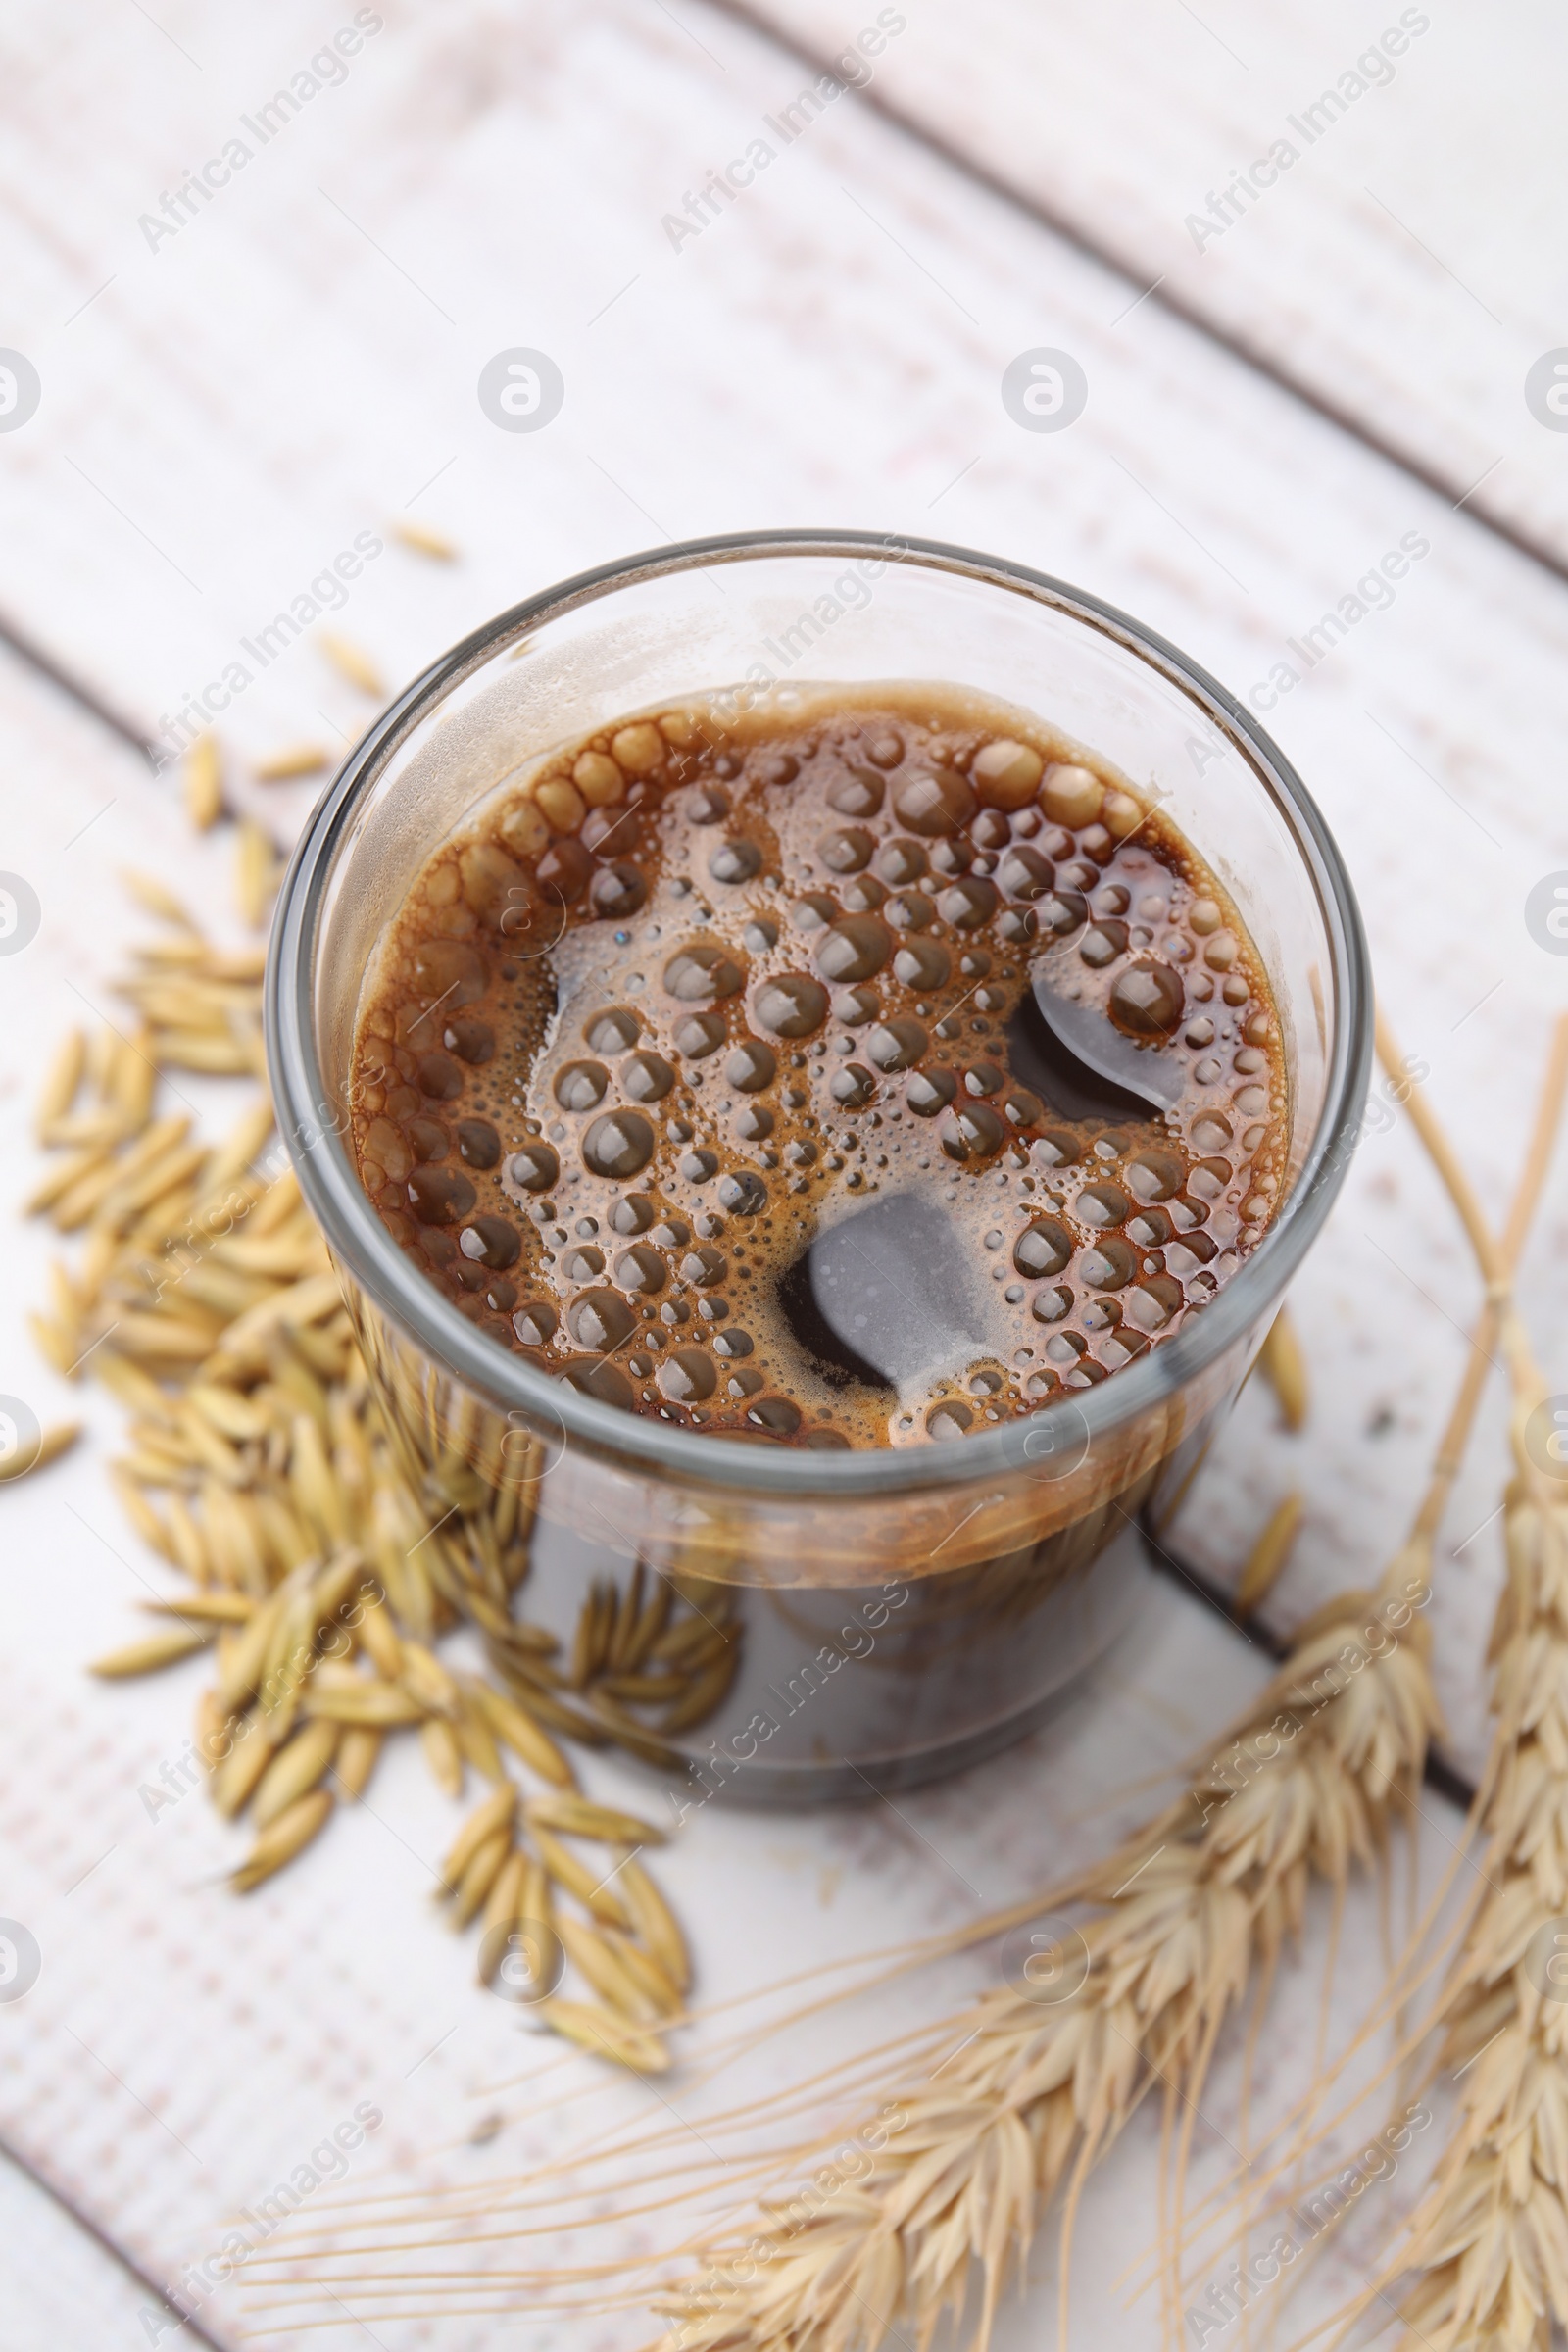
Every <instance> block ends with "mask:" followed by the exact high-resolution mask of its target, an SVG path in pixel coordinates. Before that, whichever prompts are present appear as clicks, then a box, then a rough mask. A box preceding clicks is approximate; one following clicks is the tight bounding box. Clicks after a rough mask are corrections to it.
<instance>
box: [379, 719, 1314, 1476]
mask: <svg viewBox="0 0 1568 2352" xmlns="http://www.w3.org/2000/svg"><path fill="white" fill-rule="evenodd" d="M352 1106H353V1113H352V1124H353V1143H354V1149H355V1154H356V1159H357V1164H358V1168H359V1173H360V1177H361V1180H362V1182H363V1183H364V1185H365V1188H366V1191H367V1192H368V1195H369V1197H370V1199H371V1201H373V1202H374V1203H375V1205H376V1207H377V1209H378V1210H379V1212H380V1214H381V1217H382V1219H383V1221H384V1223H385V1224H386V1226H387V1228H388V1230H389V1231H390V1232H391V1233H392V1234H393V1235H394V1237H395V1238H396V1240H397V1241H398V1242H399V1243H400V1245H401V1246H402V1247H403V1248H404V1249H405V1250H407V1251H408V1252H409V1253H410V1255H411V1256H413V1258H414V1259H415V1261H416V1262H417V1265H418V1266H419V1267H420V1269H421V1271H422V1272H423V1273H425V1274H426V1275H427V1276H428V1278H429V1279H430V1280H431V1281H432V1282H433V1283H435V1284H436V1286H437V1287H438V1288H439V1289H440V1290H441V1291H442V1292H443V1293H444V1294H445V1295H446V1296H447V1297H448V1298H449V1299H451V1300H452V1301H453V1302H454V1304H455V1305H456V1306H457V1307H458V1308H459V1309H460V1310H461V1311H462V1312H463V1313H464V1314H466V1315H467V1316H469V1317H470V1318H471V1319H472V1320H473V1321H474V1322H475V1323H476V1324H477V1325H478V1326H479V1328H480V1329H481V1330H483V1331H484V1332H485V1333H487V1334H488V1335H489V1336H490V1337H491V1338H492V1339H493V1340H494V1341H495V1342H496V1343H497V1344H498V1345H499V1346H502V1347H505V1348H511V1349H512V1350H514V1351H515V1352H517V1353H521V1354H522V1355H524V1356H526V1357H527V1359H528V1360H529V1361H530V1362H532V1363H534V1364H536V1365H537V1366H539V1368H540V1369H541V1370H544V1371H547V1372H551V1373H554V1374H556V1375H558V1376H559V1377H561V1378H563V1379H564V1380H567V1381H570V1382H572V1383H573V1384H574V1385H575V1386H577V1387H579V1388H581V1389H583V1390H586V1391H587V1392H588V1393H589V1394H590V1395H592V1396H594V1397H599V1398H601V1399H602V1400H603V1401H605V1402H607V1403H609V1404H613V1405H617V1406H620V1407H622V1408H624V1409H626V1410H630V1411H635V1412H640V1413H643V1414H648V1415H653V1416H656V1417H658V1418H660V1419H662V1420H664V1421H666V1422H669V1423H672V1424H675V1425H678V1426H681V1427H685V1428H690V1429H697V1430H702V1431H704V1432H708V1433H711V1434H713V1435H717V1436H731V1437H748V1438H753V1439H757V1440H760V1441H769V1440H770V1441H772V1442H774V1443H780V1442H782V1443H788V1444H794V1445H803V1446H890V1445H891V1446H901V1445H908V1444H925V1443H930V1442H932V1441H942V1440H949V1439H961V1438H963V1437H965V1436H970V1435H975V1434H978V1433H979V1432H981V1431H983V1430H985V1429H987V1428H991V1427H994V1426H995V1425H997V1424H998V1423H999V1422H1002V1421H1004V1420H1007V1419H1011V1418H1013V1417H1015V1416H1018V1415H1021V1414H1027V1413H1030V1412H1033V1411H1036V1410H1038V1409H1039V1408H1040V1407H1041V1406H1043V1405H1047V1404H1049V1403H1050V1402H1051V1400H1052V1399H1053V1398H1054V1397H1060V1396H1063V1395H1070V1394H1071V1393H1073V1392H1075V1391H1078V1390H1082V1389H1085V1388H1088V1387H1091V1386H1093V1385H1095V1384H1096V1383H1098V1382H1100V1381H1103V1380H1104V1379H1107V1378H1109V1377H1111V1376H1112V1375H1114V1374H1115V1373H1116V1372H1118V1371H1119V1370H1121V1369H1122V1368H1123V1367H1124V1366H1126V1365H1128V1364H1131V1363H1133V1362H1135V1361H1136V1360H1137V1359H1138V1358H1139V1357H1140V1356H1141V1355H1143V1354H1144V1353H1145V1352H1146V1351H1147V1350H1148V1349H1149V1348H1152V1347H1157V1346H1159V1345H1160V1344H1161V1343H1162V1342H1163V1341H1164V1340H1166V1339H1168V1338H1170V1337H1171V1336H1172V1335H1173V1334H1174V1333H1176V1332H1177V1331H1179V1330H1180V1329H1181V1328H1182V1326H1183V1324H1184V1323H1185V1321H1186V1320H1187V1318H1188V1317H1190V1316H1191V1315H1193V1314H1195V1313H1199V1312H1201V1310H1202V1309H1203V1308H1204V1307H1205V1306H1206V1305H1207V1303H1208V1302H1209V1300H1210V1299H1213V1298H1214V1296H1215V1295H1216V1293H1217V1292H1218V1291H1219V1290H1220V1288H1221V1287H1222V1286H1223V1284H1224V1283H1225V1282H1226V1281H1227V1280H1228V1279H1229V1278H1230V1277H1231V1276H1232V1275H1233V1274H1234V1273H1235V1271H1236V1269H1237V1267H1238V1266H1239V1265H1240V1264H1241V1262H1242V1260H1243V1258H1244V1257H1245V1256H1246V1255H1247V1253H1248V1251H1249V1250H1250V1249H1251V1248H1253V1247H1254V1246H1255V1244H1256V1242H1257V1240H1258V1238H1259V1237H1260V1235H1261V1234H1262V1233H1263V1231H1264V1230H1265V1229H1266V1227H1267V1225H1268V1223H1269V1220H1270V1218H1271V1217H1272V1215H1273V1214H1274V1211H1275V1209H1276V1207H1277V1206H1278V1203H1279V1201H1280V1198H1281V1193H1282V1187H1283V1184H1284V1181H1285V1170H1286V1165H1287V1160H1286V1138H1287V1134H1288V1102H1287V1081H1286V1072H1285V1064H1284V1058H1283V1054H1282V1051H1281V1042H1280V1034H1279V1022H1278V1018H1277V1015H1276V1012H1275V1008H1274V1005H1273V1002H1272V999H1271V996H1270V992H1269V988H1268V983H1267V980H1266V977H1265V975H1264V971H1263V967H1262V963H1261V960H1260V958H1259V956H1257V954H1256V951H1255V949H1254V948H1253V946H1252V944H1251V942H1250V939H1249V938H1248V936H1247V933H1246V931H1245V929H1244V928H1243V925H1242V923H1241V921H1240V919H1239V917H1238V915H1237V912H1236V909H1235V908H1234V907H1233V906H1232V905H1231V904H1230V902H1229V900H1228V899H1227V897H1226V895H1225V893H1224V892H1223V890H1222V889H1221V888H1220V886H1219V885H1218V883H1217V881H1216V880H1215V878H1214V876H1213V875H1212V873H1211V872H1210V871H1209V869H1208V868H1207V866H1206V865H1205V864H1204V863H1203V861H1202V860H1201V858H1200V857H1199V856H1198V854H1197V853H1196V851H1195V850H1194V849H1193V847H1192V846H1191V844H1190V843H1188V842H1187V841H1186V840H1184V839H1183V838H1182V836H1181V835H1180V834H1179V833H1178V832H1177V830H1176V829H1175V827H1174V826H1173V825H1172V824H1171V823H1170V822H1169V820H1168V819H1167V818H1165V817H1164V816H1163V815H1162V814H1161V813H1160V811H1159V810H1158V809H1157V808H1152V807H1151V806H1149V805H1148V804H1146V803H1145V802H1144V801H1143V800H1142V799H1141V798H1140V797H1139V796H1138V795H1137V794H1135V793H1134V792H1132V791H1130V790H1129V789H1128V788H1127V786H1126V785H1125V783H1124V782H1123V781H1122V780H1121V779H1119V778H1117V777H1115V776H1113V775H1111V774H1110V773H1108V772H1107V771H1106V770H1105V768H1104V766H1103V763H1102V762H1099V761H1098V760H1096V759H1095V758H1094V756H1093V755H1091V754H1086V753H1085V752H1084V751H1083V750H1082V748H1081V747H1078V746H1076V745H1072V744H1069V743H1066V742H1064V741H1062V740H1061V739H1060V738H1058V737H1056V736H1055V735H1054V734H1053V732H1052V731H1051V729H1050V728H1049V727H1047V726H1045V725H1043V724H1041V723H1039V722H1037V721H1033V720H1030V719H1027V718H1026V717H1025V716H1024V715H1023V714H1022V713H1020V712H1018V711H1015V710H1012V709H1011V708H1004V707H1001V706H998V705H996V704H992V703H989V702H987V701H985V700H984V699H983V698H980V697H977V696H974V695H972V694H968V693H964V692H962V691H960V690H958V689H956V688H953V689H933V688H930V687H922V688H919V689H899V688H893V687H886V686H884V687H877V688H869V687H868V688H864V689H852V688H831V689H829V688H822V689H818V690H814V691H813V690H794V691H792V692H790V693H789V694H788V695H787V696H775V697H772V698H770V699H769V700H768V701H767V702H766V703H765V704H764V705H762V706H760V707H759V708H756V709H754V710H752V711H748V712H747V713H745V714H744V715H743V716H741V717H739V718H736V719H734V720H729V719H725V720H720V718H719V717H718V716H717V715H716V713H715V711H714V709H713V708H711V707H708V706H705V705H703V704H701V703H696V702H694V703H691V704H687V705H683V706H682V707H681V708H679V709H677V710H669V711H660V712H658V713H656V714H654V715H651V716H647V717H633V718H628V719H627V720H625V721H624V722H623V723H621V724H618V725H615V726H613V727H609V728H605V729H603V730H601V731H600V732H598V733H596V734H594V735H593V736H592V737H590V738H588V739H587V740H586V741H584V742H580V743H577V744H575V745H573V746H572V747H571V748H570V749H569V750H565V751H562V752H559V753H556V754H553V755H551V756H550V757H548V758H547V759H545V760H542V761H541V762H539V763H538V764H537V765H536V767H535V768H534V770H533V771H532V772H531V773H530V774H529V775H528V776H527V777H526V779H525V780H524V781H522V782H521V783H520V784H515V783H509V784H507V785H504V786H503V787H501V788H500V789H499V790H498V791H497V792H496V793H494V794H492V795H491V797H490V798H489V800H487V801H486V802H485V803H484V804H483V805H482V807H481V808H480V809H478V810H477V811H476V812H475V813H474V814H472V815H471V816H470V817H469V818H468V819H467V820H466V823H465V826H464V828H463V830H462V832H461V833H460V834H458V835H456V836H454V837H453V838H452V839H450V840H449V841H447V842H445V843H443V844H442V845H441V846H440V847H439V848H438V849H436V850H435V851H434V852H433V853H432V854H431V856H430V857H429V858H428V859H427V861H426V863H425V864H424V866H423V867H422V869H421V871H420V873H419V875H418V877H417V881H416V883H415V885H414V887H413V888H412V890H411V891H410V892H409V894H408V897H407V899H406V900H405V902H404V904H403V906H402V907H401V908H400V909H399V911H398V913H397V914H396V916H395V917H394V919H393V921H392V922H391V924H390V926H389V928H388V931H387V934H386V937H385V939H384V942H383V945H382V949H381V952H380V954H379V956H378V957H377V959H376V962H375V964H374V966H373V968H372V970H371V971H370V973H369V974H368V979H367V983H366V988H365V992H364V996H363V999H362V1008H361V1013H360V1017H359V1022H358V1028H357V1033H356V1040H355V1053H354V1068H353V1081H352Z"/></svg>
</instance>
